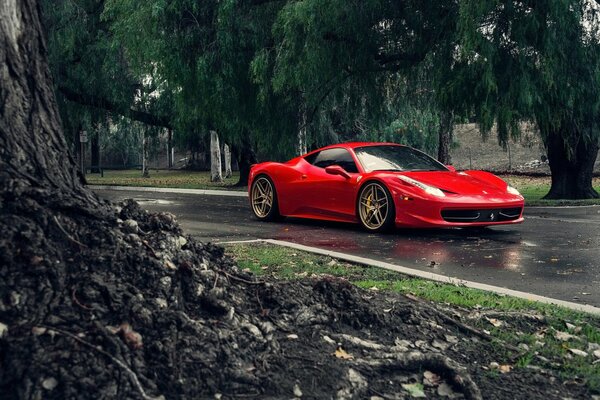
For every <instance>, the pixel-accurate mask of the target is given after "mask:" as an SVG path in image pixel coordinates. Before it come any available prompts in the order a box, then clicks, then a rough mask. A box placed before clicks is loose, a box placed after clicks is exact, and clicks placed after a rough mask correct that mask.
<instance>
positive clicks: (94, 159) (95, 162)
mask: <svg viewBox="0 0 600 400" xmlns="http://www.w3.org/2000/svg"><path fill="white" fill-rule="evenodd" d="M91 153H92V154H91V155H90V157H91V159H90V160H91V161H90V165H91V168H90V172H91V173H94V174H97V173H100V133H99V132H97V131H96V132H95V133H94V134H93V135H92V140H91Z"/></svg>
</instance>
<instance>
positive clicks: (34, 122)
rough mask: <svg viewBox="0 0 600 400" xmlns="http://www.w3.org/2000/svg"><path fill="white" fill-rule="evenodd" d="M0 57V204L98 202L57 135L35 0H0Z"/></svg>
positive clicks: (57, 119) (91, 205) (57, 118)
mask: <svg viewBox="0 0 600 400" xmlns="http://www.w3.org/2000/svg"><path fill="white" fill-rule="evenodd" d="M0 59H2V63H3V66H2V68H0V103H1V104H2V107H0V204H2V208H3V209H6V207H7V204H8V203H7V202H10V201H12V200H15V199H17V201H16V202H15V203H14V204H13V205H14V206H15V207H17V208H19V207H21V206H24V204H26V197H27V196H33V197H35V198H36V199H37V200H39V201H42V202H43V203H44V204H53V205H56V206H57V207H58V206H60V207H67V208H68V207H71V206H75V205H80V206H82V207H84V208H86V209H90V208H94V207H95V206H97V205H98V204H99V202H98V201H97V199H96V197H95V196H94V195H93V194H92V193H91V192H90V191H88V190H87V189H85V188H84V187H83V186H82V182H83V181H84V178H83V175H82V174H81V173H80V172H79V169H78V167H77V164H76V163H75V160H74V159H73V157H72V156H71V154H70V153H69V151H68V146H67V143H66V141H65V139H64V137H63V135H62V131H61V123H60V116H59V113H58V108H57V104H56V101H55V99H54V94H53V89H52V82H51V76H50V71H49V69H48V64H47V62H46V59H47V58H46V44H45V40H44V37H43V35H42V27H41V22H40V19H39V10H38V7H37V5H36V4H35V2H33V1H30V0H22V1H21V0H19V1H17V0H3V1H1V2H0ZM78 144H79V138H77V145H78ZM0 219H3V218H0ZM3 239H4V238H3ZM0 240H2V239H0ZM0 247H2V246H0Z"/></svg>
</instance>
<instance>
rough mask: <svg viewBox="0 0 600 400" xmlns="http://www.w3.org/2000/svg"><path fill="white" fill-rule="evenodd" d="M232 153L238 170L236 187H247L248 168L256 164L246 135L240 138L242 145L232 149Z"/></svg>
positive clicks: (254, 155)
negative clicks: (238, 175) (238, 176)
mask: <svg viewBox="0 0 600 400" xmlns="http://www.w3.org/2000/svg"><path fill="white" fill-rule="evenodd" d="M233 150H234V153H235V155H236V159H237V162H238V168H239V170H240V179H239V180H238V182H237V183H236V186H248V177H249V175H250V167H251V166H252V164H256V163H257V160H256V154H255V153H254V150H253V149H252V145H251V144H250V140H249V139H248V135H247V134H244V136H243V137H242V143H241V145H240V146H236V147H234V149H233Z"/></svg>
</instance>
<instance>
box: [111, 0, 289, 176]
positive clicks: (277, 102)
mask: <svg viewBox="0 0 600 400" xmlns="http://www.w3.org/2000/svg"><path fill="white" fill-rule="evenodd" d="M282 4H283V2H268V1H264V2H263V1H252V2H246V1H239V0H226V1H216V0H214V1H204V2H197V1H192V0H178V1H173V2H168V3H166V2H164V1H159V0H154V1H147V2H143V3H140V2H138V1H133V0H118V1H117V0H108V1H106V5H105V10H104V18H105V19H106V20H107V21H111V28H110V29H111V32H112V33H113V34H114V35H115V37H116V38H117V40H118V41H119V43H120V44H121V45H122V46H123V47H124V48H125V49H126V54H127V56H128V59H129V61H130V63H131V65H132V67H133V68H134V70H136V71H137V72H138V73H140V74H146V73H149V71H151V72H152V74H153V76H154V77H155V78H156V80H157V81H158V82H162V83H163V85H164V86H165V87H168V90H169V92H170V93H171V98H172V104H173V106H174V114H175V118H174V121H173V122H174V124H175V127H176V131H175V132H176V134H178V135H186V134H189V133H190V132H199V131H200V132H203V133H204V134H206V135H207V134H208V132H209V131H211V130H215V131H217V132H218V134H219V136H220V137H221V139H222V141H224V142H226V143H230V144H232V148H233V153H234V155H235V157H236V158H237V162H238V165H239V167H240V182H239V183H240V184H245V183H246V179H247V176H248V172H249V167H250V164H252V163H254V162H256V154H255V151H256V149H261V150H262V151H263V152H267V153H269V154H270V155H271V157H275V158H283V157H286V156H289V155H290V151H289V150H291V149H292V148H293V142H294V137H295V136H294V135H295V133H293V134H292V133H289V134H288V132H296V130H297V127H298V118H299V116H298V109H299V102H298V100H297V99H298V97H297V95H296V94H295V93H286V94H285V95H275V94H274V93H273V92H272V91H270V90H268V88H265V87H262V86H261V85H260V82H259V78H258V77H257V76H254V75H253V74H252V69H253V68H255V67H256V66H255V65H253V64H252V60H253V59H254V56H255V54H257V53H260V52H261V50H262V49H264V48H268V47H269V46H272V45H273V44H272V43H273V41H272V35H271V25H272V23H273V20H274V18H275V16H276V15H277V12H278V11H279V9H280V8H281V5H282Z"/></svg>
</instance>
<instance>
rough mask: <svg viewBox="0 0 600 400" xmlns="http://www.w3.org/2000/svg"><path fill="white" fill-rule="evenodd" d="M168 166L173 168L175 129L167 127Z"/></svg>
mask: <svg viewBox="0 0 600 400" xmlns="http://www.w3.org/2000/svg"><path fill="white" fill-rule="evenodd" d="M167 167H168V168H169V169H171V168H173V129H170V128H169V129H167Z"/></svg>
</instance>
